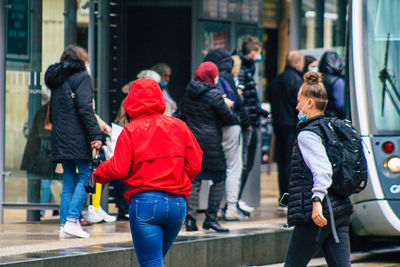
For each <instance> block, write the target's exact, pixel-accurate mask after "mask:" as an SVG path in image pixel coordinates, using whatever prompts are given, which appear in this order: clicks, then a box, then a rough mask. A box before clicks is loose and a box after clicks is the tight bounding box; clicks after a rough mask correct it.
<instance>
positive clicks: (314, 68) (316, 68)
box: [308, 67, 318, 72]
mask: <svg viewBox="0 0 400 267" xmlns="http://www.w3.org/2000/svg"><path fill="white" fill-rule="evenodd" d="M308 71H314V72H318V67H311V68H309V69H308Z"/></svg>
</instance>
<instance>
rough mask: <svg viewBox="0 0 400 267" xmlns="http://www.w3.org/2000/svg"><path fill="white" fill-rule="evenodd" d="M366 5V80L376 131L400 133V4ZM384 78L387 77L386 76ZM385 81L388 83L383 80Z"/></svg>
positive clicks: (376, 1) (379, 1) (386, 0)
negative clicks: (399, 12) (399, 13)
mask: <svg viewBox="0 0 400 267" xmlns="http://www.w3.org/2000/svg"><path fill="white" fill-rule="evenodd" d="M363 3H364V13H363V14H364V17H363V22H364V23H363V27H364V30H363V32H364V34H365V36H366V40H367V42H366V43H364V44H363V45H364V53H365V56H364V58H365V70H366V75H365V80H366V87H365V88H366V89H367V92H368V101H369V106H370V107H371V108H370V111H371V113H370V115H371V116H370V117H371V119H372V121H371V122H372V125H373V128H374V129H372V131H373V132H375V134H378V133H383V132H393V133H394V132H396V134H398V132H400V123H399V121H400V64H399V63H400V62H399V59H400V26H399V25H400V16H399V15H398V11H399V10H400V1H390V0H371V1H365V2H363ZM383 74H384V75H383ZM383 77H384V79H383Z"/></svg>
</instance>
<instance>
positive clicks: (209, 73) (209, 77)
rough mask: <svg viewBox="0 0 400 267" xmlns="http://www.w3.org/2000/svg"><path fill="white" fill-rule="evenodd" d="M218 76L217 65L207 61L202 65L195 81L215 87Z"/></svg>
mask: <svg viewBox="0 0 400 267" xmlns="http://www.w3.org/2000/svg"><path fill="white" fill-rule="evenodd" d="M218 74H219V72H218V67H217V65H215V64H214V63H212V62H210V61H206V62H203V63H201V64H200V66H199V67H198V69H197V70H196V72H195V73H194V79H195V80H198V81H204V82H208V83H211V84H214V85H215V83H214V80H215V78H216V77H217V76H218Z"/></svg>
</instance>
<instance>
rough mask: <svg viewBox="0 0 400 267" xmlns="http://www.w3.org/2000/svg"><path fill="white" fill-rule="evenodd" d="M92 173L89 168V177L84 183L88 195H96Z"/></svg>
mask: <svg viewBox="0 0 400 267" xmlns="http://www.w3.org/2000/svg"><path fill="white" fill-rule="evenodd" d="M93 172H94V171H92V167H90V175H89V177H88V179H87V181H86V183H85V190H86V192H88V193H91V194H96V183H95V182H94V180H93Z"/></svg>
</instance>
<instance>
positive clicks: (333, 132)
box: [320, 117, 368, 198]
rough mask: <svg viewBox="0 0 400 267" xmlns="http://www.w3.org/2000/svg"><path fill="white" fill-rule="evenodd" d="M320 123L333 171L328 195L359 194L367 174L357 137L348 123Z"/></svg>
mask: <svg viewBox="0 0 400 267" xmlns="http://www.w3.org/2000/svg"><path fill="white" fill-rule="evenodd" d="M324 122H326V123H321V124H320V127H321V130H322V132H323V133H324V134H325V136H326V137H327V139H326V140H327V141H326V143H325V148H326V152H327V155H328V158H329V160H330V162H331V164H332V171H333V176H332V185H331V187H330V188H329V190H328V191H329V192H331V193H332V194H334V195H337V196H339V197H344V198H345V197H349V196H350V195H352V194H355V193H359V192H361V191H362V190H364V188H365V187H366V185H367V178H368V174H367V172H368V170H367V162H366V160H365V156H364V151H363V147H362V140H361V138H360V135H359V134H358V132H357V130H356V129H355V128H354V126H353V125H352V124H351V122H350V121H348V120H341V119H338V118H328V117H327V118H325V120H324Z"/></svg>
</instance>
